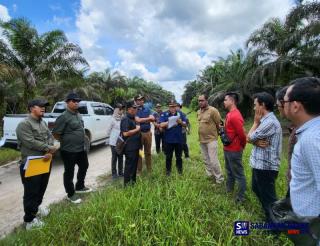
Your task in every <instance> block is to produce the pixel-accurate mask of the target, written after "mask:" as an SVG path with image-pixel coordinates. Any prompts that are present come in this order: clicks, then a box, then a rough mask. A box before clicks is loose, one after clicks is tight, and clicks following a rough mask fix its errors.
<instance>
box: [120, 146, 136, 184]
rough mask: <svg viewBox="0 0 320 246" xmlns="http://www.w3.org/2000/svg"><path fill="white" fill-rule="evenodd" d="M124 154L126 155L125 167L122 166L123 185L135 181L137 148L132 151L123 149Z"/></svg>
mask: <svg viewBox="0 0 320 246" xmlns="http://www.w3.org/2000/svg"><path fill="white" fill-rule="evenodd" d="M124 155H125V157H126V161H125V167H124V175H123V179H124V185H125V186H126V185H128V184H130V183H131V184H134V183H135V182H136V175H137V166H138V160H139V149H137V150H133V151H127V150H124Z"/></svg>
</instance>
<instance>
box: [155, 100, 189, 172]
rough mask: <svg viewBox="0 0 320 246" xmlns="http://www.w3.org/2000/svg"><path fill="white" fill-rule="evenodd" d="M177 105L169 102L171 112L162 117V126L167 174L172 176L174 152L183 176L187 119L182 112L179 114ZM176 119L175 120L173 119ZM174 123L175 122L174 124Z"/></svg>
mask: <svg viewBox="0 0 320 246" xmlns="http://www.w3.org/2000/svg"><path fill="white" fill-rule="evenodd" d="M176 107H177V103H176V102H175V101H174V100H172V101H170V102H169V110H168V111H167V112H164V113H163V114H162V115H161V117H160V126H161V128H163V129H165V132H164V141H165V148H166V151H165V154H166V171H167V172H166V173H167V176H170V174H171V163H172V157H173V152H175V155H176V166H177V169H178V173H179V174H182V158H181V156H182V143H183V136H182V127H186V118H185V117H184V115H182V114H181V113H180V112H177V109H176ZM171 117H174V118H171ZM172 121H173V122H172Z"/></svg>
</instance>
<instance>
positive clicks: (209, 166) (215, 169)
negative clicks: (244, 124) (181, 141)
mask: <svg viewBox="0 0 320 246" xmlns="http://www.w3.org/2000/svg"><path fill="white" fill-rule="evenodd" d="M200 147H201V152H202V156H203V159H204V162H205V165H206V172H207V175H208V176H210V177H214V178H215V180H216V182H217V183H221V182H222V181H223V180H224V178H223V175H222V172H221V167H220V162H219V159H218V141H217V140H213V141H212V142H209V143H200Z"/></svg>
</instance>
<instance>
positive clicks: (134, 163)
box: [108, 95, 190, 185]
mask: <svg viewBox="0 0 320 246" xmlns="http://www.w3.org/2000/svg"><path fill="white" fill-rule="evenodd" d="M124 108H126V113H124V111H123V110H124ZM168 108H169V110H168V111H166V112H162V106H161V105H160V104H156V107H155V112H152V111H151V109H150V108H148V107H145V105H144V97H143V96H142V95H138V96H137V97H136V98H135V99H134V100H132V101H129V102H127V103H126V105H121V104H118V105H117V106H116V109H115V111H114V116H113V120H112V123H111V125H110V128H109V130H108V132H109V133H110V141H109V144H110V145H111V149H112V177H113V179H116V178H118V177H122V176H123V178H124V184H125V185H127V184H129V183H134V182H135V181H136V176H137V175H141V172H142V167H143V165H142V163H143V158H142V154H141V153H142V152H141V150H143V155H144V157H145V164H146V169H147V172H148V173H151V172H152V158H151V147H152V132H151V124H153V125H154V139H155V143H156V152H157V153H160V152H161V150H162V151H163V152H164V153H165V155H166V174H167V175H168V176H170V174H171V166H172V158H173V153H175V156H176V166H177V170H178V172H179V173H180V174H182V153H183V152H184V153H185V158H186V159H189V149H188V145H187V137H186V134H187V131H189V129H190V123H189V121H188V119H187V117H186V115H185V114H184V113H183V112H182V111H181V105H180V104H178V103H176V102H175V101H170V102H169V104H168ZM172 116H174V117H176V118H175V119H176V121H174V122H173V124H172V123H169V118H170V117H172ZM119 136H120V137H121V138H123V139H124V141H125V146H124V150H123V154H122V153H118V152H117V151H116V145H117V138H118V137H119ZM123 155H124V156H125V167H124V170H123ZM117 163H118V165H117Z"/></svg>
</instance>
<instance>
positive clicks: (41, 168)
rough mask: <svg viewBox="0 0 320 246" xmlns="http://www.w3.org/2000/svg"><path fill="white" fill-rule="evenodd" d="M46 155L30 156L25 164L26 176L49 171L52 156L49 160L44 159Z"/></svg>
mask: <svg viewBox="0 0 320 246" xmlns="http://www.w3.org/2000/svg"><path fill="white" fill-rule="evenodd" d="M43 157H44V156H29V157H28V158H27V161H26V164H25V166H24V169H25V170H26V171H25V174H24V176H25V177H26V178H28V177H33V176H36V175H40V174H44V173H49V171H50V165H51V160H52V158H50V159H48V160H46V161H45V160H44V159H43Z"/></svg>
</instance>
